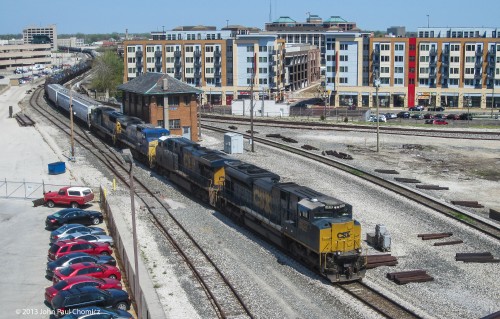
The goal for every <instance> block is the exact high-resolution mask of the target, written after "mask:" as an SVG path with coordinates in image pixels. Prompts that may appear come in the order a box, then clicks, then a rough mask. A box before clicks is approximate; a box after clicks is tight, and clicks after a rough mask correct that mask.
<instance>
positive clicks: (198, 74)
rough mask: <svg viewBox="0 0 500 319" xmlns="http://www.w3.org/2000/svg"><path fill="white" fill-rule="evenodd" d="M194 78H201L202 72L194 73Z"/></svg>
mask: <svg viewBox="0 0 500 319" xmlns="http://www.w3.org/2000/svg"><path fill="white" fill-rule="evenodd" d="M193 76H194V77H195V78H196V79H199V78H201V72H194V73H193Z"/></svg>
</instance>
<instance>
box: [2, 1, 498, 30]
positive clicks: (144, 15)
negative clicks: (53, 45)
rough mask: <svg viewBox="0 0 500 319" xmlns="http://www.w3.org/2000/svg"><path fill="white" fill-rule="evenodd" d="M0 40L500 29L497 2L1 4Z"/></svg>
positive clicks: (55, 2)
mask: <svg viewBox="0 0 500 319" xmlns="http://www.w3.org/2000/svg"><path fill="white" fill-rule="evenodd" d="M0 3H1V5H0V7H1V8H2V9H1V10H0V34H19V33H22V30H23V28H25V27H27V26H47V25H49V24H56V26H57V33H58V34H70V33H72V34H74V33H78V32H81V33H86V34H91V33H112V32H119V33H125V30H126V29H128V32H129V33H148V32H151V31H161V30H163V28H164V29H165V30H171V29H173V28H175V27H177V26H181V25H210V26H216V27H217V29H220V28H222V27H224V26H226V24H229V25H231V24H239V25H244V26H247V27H257V28H260V29H264V24H265V23H267V22H269V20H270V19H269V18H270V17H271V19H272V20H275V19H277V18H279V17H280V16H289V17H291V18H292V19H294V20H295V21H299V22H301V21H305V20H306V18H307V16H308V14H309V13H310V14H316V15H319V16H320V17H321V18H323V19H325V20H326V19H328V18H329V17H330V16H341V17H342V18H344V19H345V20H347V21H349V22H355V23H356V24H357V25H358V27H359V28H360V29H362V30H371V31H385V30H386V29H387V28H388V27H390V26H405V27H406V30H407V31H416V30H417V28H418V27H425V26H427V23H429V25H430V26H431V27H500V19H498V16H497V14H498V12H500V1H499V0H481V1H478V2H477V3H476V2H474V1H472V2H471V1H465V0H416V1H409V0H378V1H373V0H350V1H349V0H343V1H335V0H309V1H308V0H253V1H241V0H232V1H231V0H184V1H183V0H181V1H179V0H156V1H151V0H86V1H72V0H46V1H40V0H0Z"/></svg>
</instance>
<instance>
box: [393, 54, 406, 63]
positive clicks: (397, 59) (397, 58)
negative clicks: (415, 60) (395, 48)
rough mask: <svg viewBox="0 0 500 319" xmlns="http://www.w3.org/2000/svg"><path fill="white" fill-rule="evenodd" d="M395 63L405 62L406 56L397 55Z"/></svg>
mask: <svg viewBox="0 0 500 319" xmlns="http://www.w3.org/2000/svg"><path fill="white" fill-rule="evenodd" d="M394 62H404V56H402V55H396V56H395V57H394Z"/></svg>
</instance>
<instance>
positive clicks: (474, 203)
mask: <svg viewBox="0 0 500 319" xmlns="http://www.w3.org/2000/svg"><path fill="white" fill-rule="evenodd" d="M451 203H452V204H453V205H458V206H464V207H471V208H483V207H484V206H483V205H481V204H479V203H478V202H477V201H465V200H452V201H451Z"/></svg>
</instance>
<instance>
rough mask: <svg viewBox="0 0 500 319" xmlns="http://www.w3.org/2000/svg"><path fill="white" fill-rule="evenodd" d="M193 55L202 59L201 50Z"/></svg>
mask: <svg viewBox="0 0 500 319" xmlns="http://www.w3.org/2000/svg"><path fill="white" fill-rule="evenodd" d="M193 55H194V57H195V58H200V57H201V51H200V50H196V51H194V53H193Z"/></svg>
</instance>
